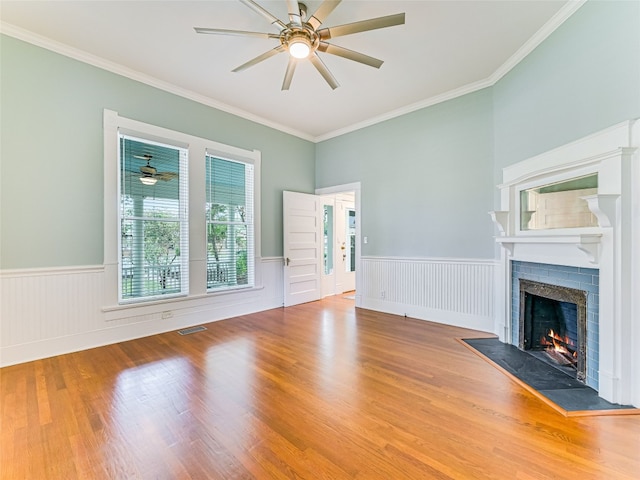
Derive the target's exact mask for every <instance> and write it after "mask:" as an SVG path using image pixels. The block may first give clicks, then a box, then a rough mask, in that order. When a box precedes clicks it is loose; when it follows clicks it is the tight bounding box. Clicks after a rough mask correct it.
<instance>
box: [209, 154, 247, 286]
mask: <svg viewBox="0 0 640 480" xmlns="http://www.w3.org/2000/svg"><path fill="white" fill-rule="evenodd" d="M206 157H212V158H218V159H220V160H230V161H234V162H239V163H244V164H247V165H251V166H253V171H252V176H253V178H251V181H250V183H251V184H252V185H251V190H252V191H251V195H252V197H253V203H252V204H251V205H248V211H247V216H248V217H249V218H250V219H251V222H250V229H251V230H252V235H249V237H248V238H247V263H248V270H249V283H248V285H222V286H217V287H208V286H207V291H208V292H211V293H215V292H223V291H228V290H239V289H247V288H253V287H254V286H255V270H256V262H255V256H253V255H252V256H250V255H249V253H250V252H253V251H255V248H256V247H255V245H256V241H255V237H256V233H257V232H256V226H255V223H256V218H257V214H258V212H256V211H255V207H256V202H255V196H256V182H257V179H256V165H255V162H254V161H253V160H252V159H249V158H244V159H242V158H238V157H236V158H230V157H229V155H228V154H223V152H220V151H212V150H211V149H207V152H206ZM206 157H205V158H206ZM205 170H206V165H205ZM247 175H249V173H248V171H247V172H246V173H245V177H246V176H247ZM204 178H206V175H204ZM247 183H249V182H248V179H246V180H245V186H246V185H247ZM205 189H206V185H205ZM208 223H209V222H208V219H206V218H205V224H208ZM231 223H233V222H231ZM231 223H229V225H230V224H231ZM205 228H206V226H205ZM208 260H209V258H208V255H207V263H208ZM207 267H208V265H207Z"/></svg>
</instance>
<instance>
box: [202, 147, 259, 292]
mask: <svg viewBox="0 0 640 480" xmlns="http://www.w3.org/2000/svg"><path fill="white" fill-rule="evenodd" d="M253 187H254V167H253V165H252V164H251V163H245V162H241V161H236V160H228V159H222V158H218V157H215V156H213V155H207V157H206V215H207V289H209V290H216V289H227V288H233V287H240V286H253V285H254V271H255V270H254V254H253V252H254V212H253V205H254V198H253V194H254V190H253Z"/></svg>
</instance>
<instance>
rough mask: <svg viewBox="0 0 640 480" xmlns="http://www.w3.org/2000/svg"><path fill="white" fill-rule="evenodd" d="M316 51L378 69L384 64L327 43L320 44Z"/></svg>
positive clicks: (375, 59) (362, 54)
mask: <svg viewBox="0 0 640 480" xmlns="http://www.w3.org/2000/svg"><path fill="white" fill-rule="evenodd" d="M318 50H319V51H321V52H326V53H330V54H331V55H337V56H339V57H342V58H347V59H349V60H353V61H355V62H360V63H364V64H365V65H369V66H370V67H374V68H380V67H381V66H382V64H383V63H384V62H383V61H382V60H378V59H377V58H374V57H370V56H369V55H365V54H364V53H359V52H354V51H353V50H349V49H348V48H344V47H339V46H337V45H331V44H330V43H327V42H320V44H319V45H318Z"/></svg>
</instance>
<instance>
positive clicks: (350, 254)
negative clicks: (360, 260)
mask: <svg viewBox="0 0 640 480" xmlns="http://www.w3.org/2000/svg"><path fill="white" fill-rule="evenodd" d="M347 239H348V241H347V252H346V254H347V262H346V269H347V272H355V271H356V211H355V210H354V209H352V208H348V209H347Z"/></svg>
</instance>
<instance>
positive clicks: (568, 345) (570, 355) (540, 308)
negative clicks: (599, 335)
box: [524, 294, 578, 375]
mask: <svg viewBox="0 0 640 480" xmlns="http://www.w3.org/2000/svg"><path fill="white" fill-rule="evenodd" d="M525 311H527V312H529V313H530V315H529V316H530V320H529V321H528V322H527V321H526V319H525V335H524V349H525V350H531V351H533V352H544V355H545V356H544V357H543V359H545V360H546V361H551V362H553V364H556V365H558V366H561V367H569V368H571V369H573V370H576V369H577V364H578V306H577V305H576V304H575V303H569V302H560V301H557V300H552V299H550V298H544V297H539V296H537V295H531V294H525ZM574 375H575V373H574Z"/></svg>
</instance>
